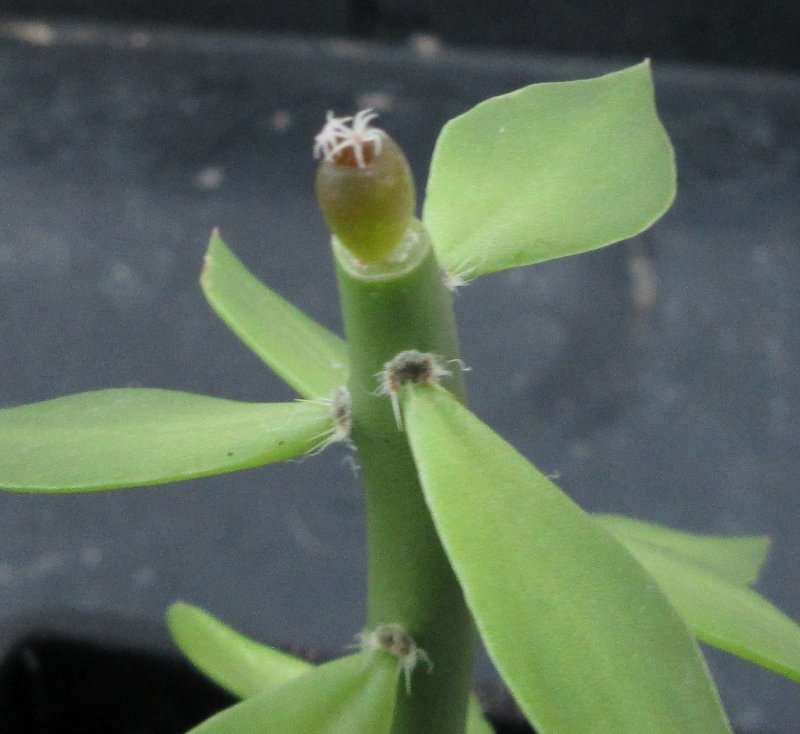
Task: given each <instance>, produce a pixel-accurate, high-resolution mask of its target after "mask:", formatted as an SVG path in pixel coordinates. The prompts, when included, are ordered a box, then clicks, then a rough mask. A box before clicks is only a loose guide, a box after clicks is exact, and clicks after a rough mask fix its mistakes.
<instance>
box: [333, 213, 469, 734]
mask: <svg viewBox="0 0 800 734" xmlns="http://www.w3.org/2000/svg"><path fill="white" fill-rule="evenodd" d="M404 248H405V249H404ZM399 251H400V252H401V256H399V257H397V258H395V259H394V260H393V261H391V262H386V263H384V264H382V265H381V266H380V267H376V266H369V267H362V266H360V265H359V264H358V262H357V261H356V260H354V258H353V257H352V256H351V255H350V254H349V253H348V252H347V251H346V250H345V249H344V248H343V247H342V246H340V245H337V244H336V243H335V244H334V252H335V256H336V262H337V272H338V278H339V289H340V295H341V301H342V313H343V316H344V323H345V331H346V334H347V340H348V343H349V347H350V369H351V376H350V392H351V396H352V409H353V434H352V437H353V441H354V443H355V444H356V447H357V448H358V452H359V459H360V463H361V470H362V476H363V480H364V486H365V490H366V512H367V550H368V587H369V590H368V600H367V616H368V624H369V626H370V627H375V626H376V625H378V624H386V623H398V624H401V625H402V626H403V627H405V628H406V630H408V632H409V633H410V634H411V635H412V637H414V639H415V641H416V642H417V644H418V646H419V647H421V648H423V649H424V650H425V651H426V652H427V653H428V656H429V657H430V659H431V661H432V663H433V669H432V670H431V671H430V673H428V671H426V670H425V666H424V664H423V665H420V669H418V670H417V671H416V673H415V674H414V676H413V680H412V687H411V695H410V696H408V695H407V694H406V691H405V687H404V686H403V685H401V686H400V688H399V689H398V699H397V709H396V715H395V723H394V727H393V729H392V732H393V734H462V733H463V731H464V717H465V711H466V701H467V694H468V692H469V686H470V679H471V673H472V665H473V657H474V649H475V639H476V638H475V631H474V626H473V623H472V619H471V616H470V614H469V612H468V610H467V608H466V605H465V603H464V597H463V594H462V592H461V588H460V587H459V585H458V582H457V580H456V578H455V575H454V574H453V571H452V568H451V567H450V564H449V562H448V560H447V557H446V556H445V553H444V550H443V549H442V546H441V543H440V542H439V538H438V536H437V535H436V531H435V529H434V526H433V522H432V521H431V518H430V515H429V514H428V509H427V507H426V505H425V500H424V497H423V495H422V490H421V488H420V486H419V480H418V478H417V472H416V467H415V466H414V462H413V459H412V457H411V452H410V450H409V447H408V443H407V441H406V438H405V434H403V433H402V432H401V431H400V430H398V426H397V424H396V422H395V419H394V416H393V414H392V408H391V405H390V402H389V399H388V398H387V397H386V396H380V395H378V394H377V388H378V378H377V374H378V373H379V372H380V371H381V370H382V369H383V366H384V364H385V363H386V362H388V361H389V360H390V359H392V358H393V357H394V356H396V355H397V354H398V353H399V352H402V351H405V350H412V349H413V350H417V351H420V352H431V353H434V354H437V355H439V356H440V357H442V358H443V359H444V360H457V359H458V336H457V333H456V328H455V319H454V316H453V308H452V296H451V294H450V293H449V292H448V291H447V289H446V288H445V287H444V285H443V284H442V280H441V274H440V272H439V268H438V265H437V263H436V259H435V258H434V256H433V252H432V250H431V248H430V245H429V242H428V239H427V236H426V234H425V232H424V229H423V228H422V225H421V224H420V223H418V222H414V224H413V226H412V227H411V229H410V230H409V233H408V236H407V238H406V243H405V245H404V246H403V247H401V248H400V250H399ZM447 367H448V369H450V370H451V371H452V376H450V377H446V378H445V379H444V380H443V384H444V385H445V387H447V388H448V389H449V390H451V391H452V392H453V393H455V394H456V395H457V396H459V397H461V398H462V399H463V396H464V386H463V376H462V373H461V367H460V363H459V362H457V361H453V362H448V363H447Z"/></svg>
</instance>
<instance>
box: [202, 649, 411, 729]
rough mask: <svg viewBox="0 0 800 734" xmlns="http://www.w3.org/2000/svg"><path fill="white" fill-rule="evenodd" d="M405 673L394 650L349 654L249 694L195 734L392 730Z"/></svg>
mask: <svg viewBox="0 0 800 734" xmlns="http://www.w3.org/2000/svg"><path fill="white" fill-rule="evenodd" d="M399 675H400V664H399V662H398V660H397V658H395V657H393V656H391V655H389V654H388V653H384V652H374V653H359V654H357V655H349V656H348V657H344V658H340V659H339V660H334V661H333V662H330V663H325V664H324V665H320V666H319V667H318V668H314V669H312V670H310V671H308V672H307V673H303V674H302V675H301V676H299V677H297V678H295V679H294V680H291V681H289V682H288V683H285V684H284V685H282V686H278V687H276V688H273V689H271V690H269V691H267V692H266V693H263V694H261V695H258V696H254V697H252V698H248V699H245V700H244V701H242V702H241V703H237V704H235V705H233V706H231V707H230V708H227V709H225V710H224V711H221V712H220V713H218V714H216V715H215V716H212V717H211V718H210V719H208V720H206V721H205V722H203V723H202V724H200V725H199V726H197V727H195V728H194V729H192V730H191V732H190V734H276V733H278V732H281V733H283V732H285V733H286V734H290V733H292V734H293V733H294V732H298V734H299V733H300V732H302V733H303V734H384V733H388V732H389V730H390V728H391V725H392V716H393V714H394V701H395V693H396V691H397V681H398V677H399Z"/></svg>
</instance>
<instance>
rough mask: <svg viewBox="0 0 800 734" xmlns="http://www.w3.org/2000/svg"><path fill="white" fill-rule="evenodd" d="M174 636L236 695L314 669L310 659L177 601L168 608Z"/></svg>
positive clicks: (187, 653)
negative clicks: (303, 658) (297, 655)
mask: <svg viewBox="0 0 800 734" xmlns="http://www.w3.org/2000/svg"><path fill="white" fill-rule="evenodd" d="M167 625H168V626H169V631H170V634H171V635H172V639H173V640H175V643H176V644H177V645H178V647H179V648H180V650H181V652H183V654H184V655H185V656H186V657H187V658H188V659H189V660H191V661H192V663H193V664H194V665H195V666H196V667H197V668H199V669H200V670H201V671H203V673H205V674H206V675H207V676H208V677H209V678H211V679H212V680H213V681H214V682H215V683H218V684H219V685H220V686H222V687H223V688H225V689H226V690H227V691H229V692H230V693H232V694H233V695H234V696H238V697H239V698H249V697H250V696H254V695H256V694H259V693H264V692H266V691H268V690H270V689H271V688H275V687H276V686H279V685H282V684H283V683H286V682H288V681H290V680H292V679H293V678H296V677H297V676H299V675H302V674H303V673H305V672H307V671H309V670H311V668H312V667H313V666H312V665H311V663H307V662H306V661H305V660H302V659H300V658H298V657H295V656H293V655H287V654H286V653H284V652H281V651H280V650H276V649H274V648H272V647H268V646H267V645H262V644H260V643H258V642H256V641H255V640H251V639H250V638H249V637H245V636H244V635H242V634H240V633H239V632H237V631H236V630H234V629H233V628H231V627H229V626H228V625H226V624H224V623H223V622H221V621H220V620H218V619H217V618H216V617H213V616H212V615H211V614H209V613H208V612H206V611H204V610H202V609H200V608H198V607H195V606H192V605H190V604H185V603H183V602H178V603H176V604H173V605H172V606H171V607H170V608H169V610H167Z"/></svg>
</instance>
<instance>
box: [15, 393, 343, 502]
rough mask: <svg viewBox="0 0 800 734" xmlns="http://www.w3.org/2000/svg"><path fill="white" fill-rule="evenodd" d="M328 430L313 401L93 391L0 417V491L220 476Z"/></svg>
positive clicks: (303, 446) (288, 451)
mask: <svg viewBox="0 0 800 734" xmlns="http://www.w3.org/2000/svg"><path fill="white" fill-rule="evenodd" d="M331 427H332V420H331V416H330V411H329V409H328V408H327V407H326V406H324V405H317V404H315V403H310V402H295V403H240V402H236V401H233V400H222V399H220V398H211V397H207V396H205V395H193V394H191V393H185V392H175V391H171V390H151V389H143V388H129V389H120V390H98V391H96V392H87V393H81V394H79V395H69V396H67V397H63V398H56V399H55V400H46V401H44V402H41V403H32V404H31V405H22V406H20V407H17V408H6V409H4V410H0V446H2V448H3V450H2V453H0V488H3V489H10V490H16V491H22V492H70V491H87V490H95V489H113V488H116V487H138V486H142V485H145V484H161V483H164V482H175V481H178V480H180V479H190V478H192V477H201V476H207V475H209V474H221V473H223V472H230V471H235V470H237V469H246V468H249V467H253V466H260V465H261V464H270V463H272V462H275V461H283V460H284V459H290V458H292V457H294V456H298V455H300V454H303V453H305V452H307V451H309V450H311V449H313V448H314V447H315V446H316V445H318V444H319V443H320V441H321V438H322V437H324V436H325V435H326V434H327V433H329V432H330V430H331Z"/></svg>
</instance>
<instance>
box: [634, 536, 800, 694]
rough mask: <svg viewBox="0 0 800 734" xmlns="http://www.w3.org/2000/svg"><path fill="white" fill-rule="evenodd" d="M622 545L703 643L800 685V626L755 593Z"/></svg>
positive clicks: (643, 545)
mask: <svg viewBox="0 0 800 734" xmlns="http://www.w3.org/2000/svg"><path fill="white" fill-rule="evenodd" d="M620 540H621V541H622V543H623V544H624V545H625V546H626V547H627V548H628V550H629V551H630V552H631V554H632V555H633V556H634V558H636V560H637V561H639V563H641V564H642V566H644V567H645V568H646V569H647V570H648V571H649V572H650V574H651V575H652V576H653V578H654V579H655V580H656V581H657V582H658V584H659V586H660V587H661V588H662V589H663V590H664V593H665V594H666V595H667V596H668V597H669V600H670V601H671V602H672V604H673V606H674V607H675V608H676V609H677V610H678V612H680V614H681V615H682V616H683V618H684V619H685V620H686V623H687V624H688V626H689V628H690V629H691V631H692V632H693V633H694V634H695V635H696V636H697V637H698V639H700V640H702V641H703V642H707V643H708V644H709V645H714V647H719V648H720V649H722V650H726V651H728V652H730V653H733V654H734V655H738V656H739V657H742V658H745V659H746V660H750V661H752V662H754V663H758V664H759V665H763V666H764V667H765V668H769V669H770V670H774V671H775V672H777V673H780V674H782V675H785V676H787V677H789V678H793V679H794V680H797V681H800V627H799V626H798V625H797V624H796V623H795V622H794V621H792V620H791V619H790V618H789V617H787V616H786V615H785V614H784V613H783V612H781V611H780V610H778V609H776V608H775V607H774V606H772V604H770V603H769V602H768V601H767V600H766V599H764V598H763V597H762V596H759V595H758V594H757V593H756V592H755V591H752V590H751V589H748V588H745V587H743V586H741V585H740V583H741V582H739V581H735V580H734V581H731V580H730V579H727V578H725V577H724V576H722V575H719V574H717V573H714V572H713V571H712V570H709V569H708V568H707V567H704V566H702V565H698V564H694V563H692V562H691V560H689V559H687V558H685V557H681V556H680V555H677V554H673V553H670V552H669V551H665V550H664V549H663V548H661V547H659V546H657V545H652V544H650V543H647V542H643V541H641V540H638V539H633V538H630V537H626V536H624V535H622V536H620Z"/></svg>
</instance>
